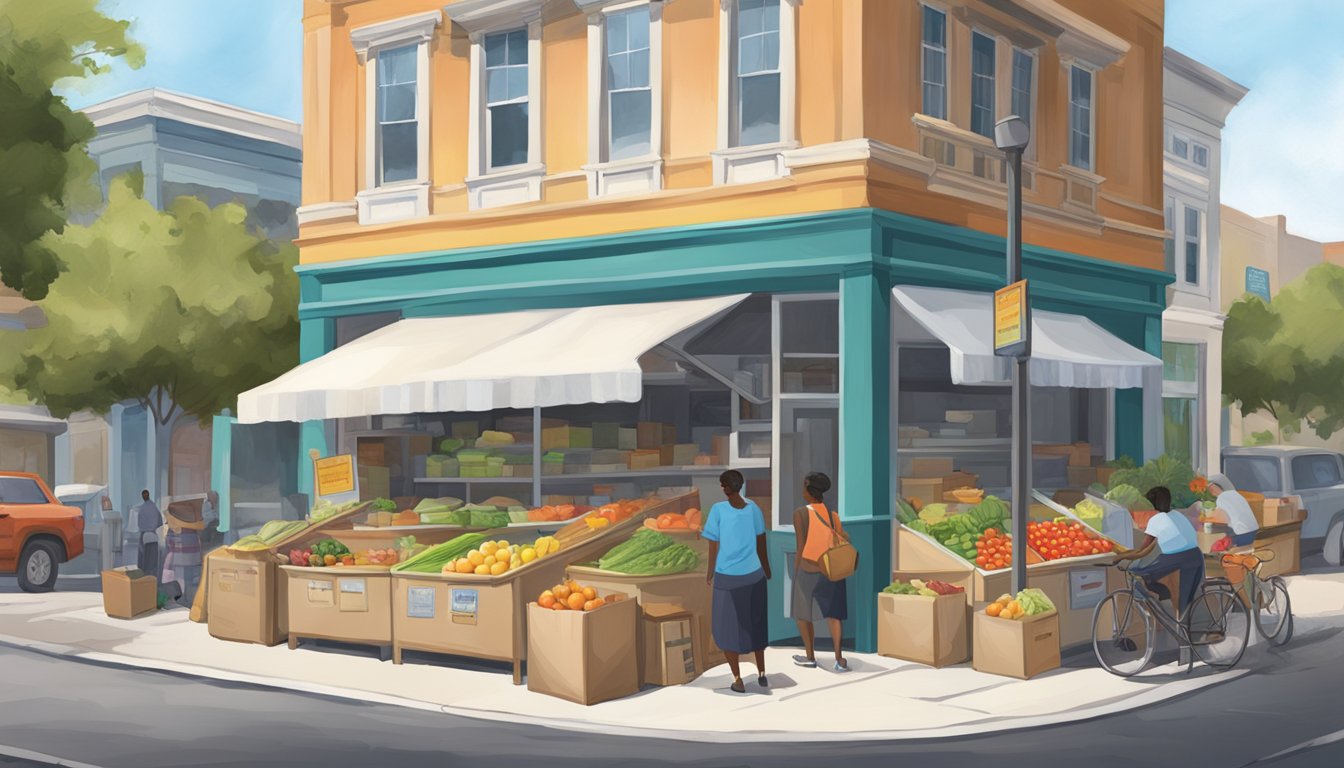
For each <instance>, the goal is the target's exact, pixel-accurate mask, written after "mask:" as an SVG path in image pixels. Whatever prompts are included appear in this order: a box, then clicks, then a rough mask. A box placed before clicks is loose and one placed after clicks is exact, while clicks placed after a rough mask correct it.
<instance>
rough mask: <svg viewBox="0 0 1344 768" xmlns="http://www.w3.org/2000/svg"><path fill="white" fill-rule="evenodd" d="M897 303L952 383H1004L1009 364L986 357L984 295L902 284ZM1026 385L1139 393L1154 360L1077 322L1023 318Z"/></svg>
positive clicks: (1075, 318)
mask: <svg viewBox="0 0 1344 768" xmlns="http://www.w3.org/2000/svg"><path fill="white" fill-rule="evenodd" d="M892 294H893V295H894V296H895V298H896V302H897V304H899V305H900V307H901V309H903V310H904V312H905V313H906V315H908V316H909V318H910V319H912V320H914V321H915V322H916V323H918V324H919V325H920V326H921V327H923V328H924V329H925V330H926V331H928V332H929V333H930V334H931V335H932V336H933V337H934V338H936V339H937V340H938V341H941V342H942V343H944V344H946V345H947V348H948V350H949V351H950V352H951V357H952V383H954V384H1007V383H1008V382H1009V381H1011V379H1012V368H1011V366H1012V360H1011V359H1010V358H1005V357H996V356H995V355H994V345H993V341H992V339H993V336H994V318H993V300H994V296H993V294H990V293H977V292H974V291H955V290H951V289H947V288H924V287H918V286H909V285H902V286H898V287H896V288H895V289H893V291H892ZM1031 332H1032V338H1031V366H1030V370H1031V383H1032V385H1034V386H1038V387H1073V388H1078V389H1130V388H1137V387H1143V386H1144V384H1145V377H1146V376H1147V377H1150V376H1151V375H1152V373H1153V369H1157V370H1160V369H1161V367H1162V361H1161V360H1159V359H1158V358H1156V357H1153V356H1152V355H1150V354H1148V353H1147V352H1144V351H1143V350H1140V349H1136V348H1135V347H1132V346H1130V345H1129V344H1126V343H1125V342H1123V341H1121V340H1120V339H1118V338H1116V337H1115V336H1114V335H1112V334H1111V333H1109V332H1107V331H1106V330H1105V329H1103V328H1102V327H1101V326H1099V325H1097V324H1096V323H1094V322H1092V321H1091V320H1089V319H1087V318H1085V317H1082V316H1080V315H1068V314H1062V313H1058V312H1039V311H1033V312H1032V313H1031Z"/></svg>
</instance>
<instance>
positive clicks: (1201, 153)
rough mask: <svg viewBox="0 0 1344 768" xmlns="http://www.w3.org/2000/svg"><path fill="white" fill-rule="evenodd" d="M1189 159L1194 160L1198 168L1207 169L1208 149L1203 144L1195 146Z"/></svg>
mask: <svg viewBox="0 0 1344 768" xmlns="http://www.w3.org/2000/svg"><path fill="white" fill-rule="evenodd" d="M1191 159H1192V160H1194V161H1195V165H1198V166H1199V167H1200V168H1208V167H1209V148H1208V147H1206V146H1204V145H1203V144H1196V145H1195V148H1194V151H1193V152H1192V157H1191Z"/></svg>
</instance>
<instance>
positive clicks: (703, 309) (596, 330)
mask: <svg viewBox="0 0 1344 768" xmlns="http://www.w3.org/2000/svg"><path fill="white" fill-rule="evenodd" d="M746 298H747V294H741V295H737V296H725V297H716V298H711V299H694V300H690V301H666V302H658V303H651V304H621V305H612V306H598V307H582V308H579V309H540V310H528V311H524V312H504V313H499V314H491V315H470V316H464V317H435V318H415V319H407V320H400V321H398V322H396V323H393V324H392V325H389V326H387V327H385V328H382V329H379V330H377V331H374V332H373V333H370V334H368V335H366V336H362V337H360V338H358V339H356V340H354V341H352V342H350V343H349V344H346V345H344V346H341V347H338V348H337V349H334V350H332V351H331V352H328V353H327V354H325V355H323V356H321V357H319V358H317V359H315V360H312V361H310V362H307V363H304V364H303V365H300V366H299V367H297V368H295V369H293V370H292V371H290V372H288V373H286V374H285V375H283V376H281V377H280V378H278V379H276V380H275V381H272V382H270V383H269V384H264V385H262V386H260V387H257V388H256V389H252V390H250V391H248V392H244V393H243V394H241V395H239V396H238V420H239V421H240V422H242V423H256V422H262V421H309V420H320V419H339V418H350V417H355V416H372V415H380V414H405V413H439V412H459V411H489V410H494V409H496V408H533V407H550V406H556V405H575V404H581V403H609V402H636V401H638V400H639V399H640V397H641V395H642V392H643V371H642V370H641V369H640V366H639V358H640V356H642V355H643V354H645V353H646V352H648V351H649V350H651V349H653V348H654V347H656V346H658V345H659V344H661V343H663V342H664V341H666V340H667V339H669V338H671V337H672V336H675V335H676V334H678V333H680V332H682V331H684V330H686V329H688V328H691V327H693V326H695V325H698V324H700V323H703V322H705V321H707V320H709V319H711V318H714V317H717V316H719V315H721V314H723V313H725V312H727V311H728V310H730V309H732V308H733V307H735V306H737V305H738V304H739V303H741V302H742V301H743V300H744V299H746Z"/></svg>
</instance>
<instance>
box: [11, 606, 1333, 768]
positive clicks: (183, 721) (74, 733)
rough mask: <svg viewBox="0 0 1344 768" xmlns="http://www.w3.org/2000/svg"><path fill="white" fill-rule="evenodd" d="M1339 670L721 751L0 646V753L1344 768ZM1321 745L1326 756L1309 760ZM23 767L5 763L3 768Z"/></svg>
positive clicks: (1316, 661) (1323, 647)
mask: <svg viewBox="0 0 1344 768" xmlns="http://www.w3.org/2000/svg"><path fill="white" fill-rule="evenodd" d="M1340 659H1344V632H1334V633H1331V634H1329V635H1326V636H1317V637H1315V638H1312V639H1311V640H1310V641H1309V642H1298V641H1294V643H1293V644H1292V645H1291V646H1290V647H1289V648H1288V649H1285V650H1282V651H1279V652H1277V653H1273V654H1271V653H1268V652H1254V653H1248V655H1247V658H1246V660H1245V661H1243V664H1249V665H1254V668H1255V669H1256V670H1257V671H1256V673H1255V674H1252V675H1247V676H1245V677H1243V678H1241V679H1238V680H1234V681H1231V682H1229V683H1226V684H1224V685H1220V686H1215V687H1213V688H1211V689H1207V690H1205V691H1202V692H1200V693H1198V694H1195V695H1192V696H1190V697H1186V698H1183V699H1179V700H1176V701H1172V702H1168V703H1165V704H1162V705H1158V706H1154V707H1149V708H1147V709H1144V710H1142V711H1136V712H1130V713H1125V714H1121V715H1116V716H1112V717H1107V718H1102V719H1097V720H1092V721H1088V722H1083V723H1077V724H1072V725H1061V726H1053V727H1048V728H1037V729H1034V730H1029V731H1017V732H1012V733H1001V734H997V735H990V736H984V737H976V738H962V739H956V740H945V741H938V740H931V741H923V742H888V743H876V742H851V743H848V744H802V745H800V744H788V743H783V742H781V743H771V744H752V745H721V744H711V743H703V742H682V741H670V740H652V739H631V738H615V737H605V736H598V735H593V734H589V733H586V732H585V731H584V729H583V724H582V723H577V722H568V723H555V724H554V725H555V726H558V727H557V728H546V727H541V726H519V725H509V724H498V723H490V722H482V721H476V720H471V719H467V718H461V717H455V716H451V715H445V714H438V713H434V712H425V711H419V710H409V709H402V708H398V707H390V706H383V705H373V704H362V703H358V702H353V701H348V700H344V699H334V698H326V697H320V696H312V695H307V694H299V693H294V692H290V691H282V690H274V689H264V688H254V687H250V686H243V685H236V684H227V683H220V682H215V681H209V680H199V679H194V678H188V677H182V676H178V675H174V674H168V673H161V672H154V671H146V670H138V669H128V668H121V667H115V666H103V665H98V664H90V663H85V662H80V661H72V660H66V659H61V658H59V657H54V656H47V655H43V654H39V653H34V652H31V651H27V650H19V649H15V648H9V647H0V670H2V671H3V684H0V745H3V746H0V753H6V752H12V750H15V749H18V750H27V751H29V752H31V753H41V754H44V755H50V756H56V757H59V758H62V759H64V760H68V761H76V762H80V763H86V764H89V765H96V766H106V767H107V768H121V767H122V766H125V767H126V768H132V767H134V768H146V767H149V766H175V767H177V766H233V765H247V766H284V767H285V768H301V767H304V766H315V767H316V766H321V767H322V768H331V766H337V765H341V766H347V765H360V766H380V767H382V766H396V768H412V767H413V766H435V768H442V767H443V766H459V765H461V766H467V765H470V766H478V765H491V766H516V765H524V764H527V763H530V762H534V761H535V762H539V763H541V764H544V765H545V766H547V768H568V767H569V766H575V767H576V768H577V767H578V766H583V767H584V768H591V767H592V766H618V765H619V766H625V765H631V764H638V765H641V766H692V765H693V766H698V767H699V766H709V767H712V768H729V767H730V766H733V767H735V766H769V767H770V768H795V767H796V768H818V766H832V765H841V764H843V765H844V766H846V768H856V767H859V766H891V765H895V764H897V763H898V761H899V763H904V764H910V765H919V766H921V768H924V766H948V767H949V768H954V767H957V766H968V765H993V766H996V767H998V766H1017V765H1021V766H1030V767H1031V768H1051V767H1053V766H1059V768H1074V767H1075V766H1077V765H1079V764H1086V765H1088V766H1089V768H1098V767H1099V766H1126V768H1131V767H1132V766H1134V765H1145V766H1183V767H1190V768H1194V767H1196V766H1233V767H1236V766H1248V765H1254V766H1256V768H1260V766H1273V767H1274V768H1307V767H1309V766H1310V767H1312V768H1315V767H1317V766H1320V767H1322V768H1323V767H1325V766H1330V767H1331V768H1334V767H1336V766H1340V765H1344V730H1340V729H1341V728H1344V717H1341V714H1340V713H1341V708H1340V704H1341V701H1344V695H1341V691H1344V663H1341V662H1340V661H1339V660H1340ZM669 717H675V713H669ZM781 725H782V726H784V725H787V724H784V723H781ZM1322 737H1324V740H1325V741H1327V742H1328V743H1325V744H1323V745H1320V746H1316V747H1303V745H1304V744H1306V743H1307V742H1310V741H1312V740H1314V739H1322ZM1332 739H1333V740H1332ZM1285 750H1288V753H1287V754H1285V755H1284V756H1282V757H1277V758H1274V757H1272V756H1274V755H1276V754H1277V753H1280V752H1283V751H1285ZM1257 761H1258V762H1257ZM32 764H37V763H33V762H24V761H13V762H9V763H6V762H3V760H0V766H5V765H32ZM49 764H50V763H49Z"/></svg>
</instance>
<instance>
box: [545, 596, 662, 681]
mask: <svg viewBox="0 0 1344 768" xmlns="http://www.w3.org/2000/svg"><path fill="white" fill-rule="evenodd" d="M638 608H639V606H638V605H637V604H636V602H635V601H634V600H631V599H629V598H627V597H626V596H625V595H622V594H620V593H617V592H607V593H606V594H601V593H599V592H598V591H597V590H596V589H594V588H592V587H585V586H584V585H582V584H580V583H578V582H576V581H567V582H564V583H563V584H556V585H555V586H554V587H551V588H550V589H547V590H545V591H543V592H542V593H541V594H540V595H538V596H537V601H536V602H535V603H531V604H529V605H528V607H527V688H528V690H530V691H536V692H538V693H545V694H548V695H550V696H556V697H559V698H562V699H567V700H569V701H573V702H577V703H579V704H585V705H587V704H596V703H598V702H601V701H610V700H611V699H619V698H622V697H624V696H630V695H632V694H634V693H636V692H638V691H639V658H638V651H637V650H636V649H637V645H636V630H637V629H638V618H639V610H638Z"/></svg>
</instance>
